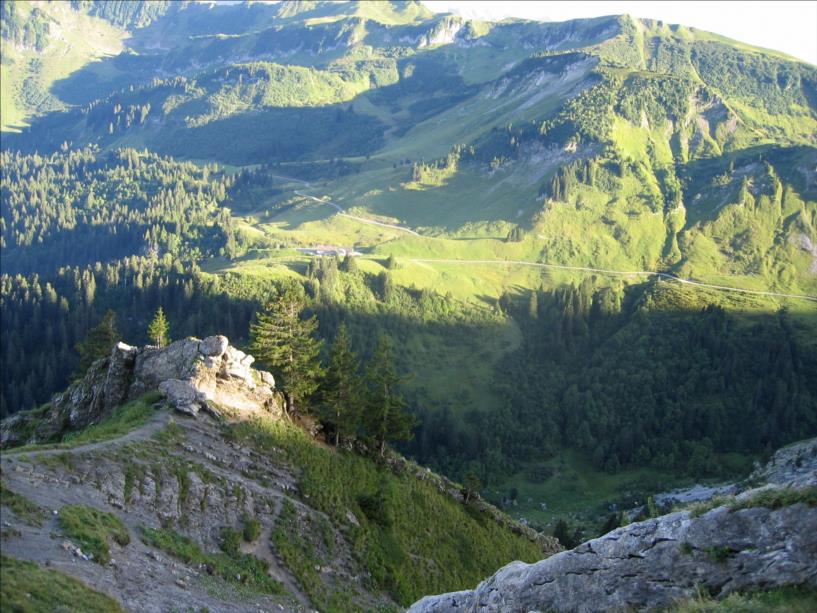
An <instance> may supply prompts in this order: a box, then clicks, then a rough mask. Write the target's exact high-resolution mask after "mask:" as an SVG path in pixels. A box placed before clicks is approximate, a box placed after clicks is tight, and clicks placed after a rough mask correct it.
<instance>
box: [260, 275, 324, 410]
mask: <svg viewBox="0 0 817 613" xmlns="http://www.w3.org/2000/svg"><path fill="white" fill-rule="evenodd" d="M305 306H306V297H305V296H304V293H303V290H302V289H301V287H300V286H296V285H295V284H289V285H287V286H285V287H284V288H283V290H282V291H281V293H280V295H279V296H278V298H277V299H275V300H273V301H272V302H270V303H269V304H268V305H267V307H266V309H265V310H264V312H260V313H256V315H255V319H256V321H255V323H254V324H252V325H251V326H250V339H251V343H250V350H251V351H252V353H253V355H254V356H255V357H256V358H258V359H259V360H261V361H262V362H263V363H264V364H266V365H267V366H268V367H269V368H270V369H271V370H272V371H273V372H274V373H275V374H276V375H278V376H279V377H280V380H281V381H282V387H283V389H284V391H285V392H286V396H287V410H288V411H289V412H292V411H293V410H294V409H295V403H296V402H300V401H301V400H304V399H306V398H308V397H309V396H311V395H312V394H313V393H314V392H315V390H316V389H318V380H319V379H320V378H321V376H322V375H323V368H322V367H321V363H320V360H319V355H320V350H321V346H322V345H323V341H321V340H319V339H317V338H315V336H314V334H315V331H316V330H317V328H318V319H317V317H315V316H314V315H313V316H312V317H309V318H308V319H302V318H301V313H302V312H303V310H304V307H305Z"/></svg>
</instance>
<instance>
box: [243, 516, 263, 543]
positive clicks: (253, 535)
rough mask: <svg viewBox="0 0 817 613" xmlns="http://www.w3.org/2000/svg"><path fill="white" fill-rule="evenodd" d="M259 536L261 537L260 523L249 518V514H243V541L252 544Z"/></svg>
mask: <svg viewBox="0 0 817 613" xmlns="http://www.w3.org/2000/svg"><path fill="white" fill-rule="evenodd" d="M259 536H261V522H259V521H258V520H257V519H255V518H254V517H252V516H250V514H249V513H244V540H245V541H247V542H248V543H252V542H253V541H255V539H257V538H258V537H259Z"/></svg>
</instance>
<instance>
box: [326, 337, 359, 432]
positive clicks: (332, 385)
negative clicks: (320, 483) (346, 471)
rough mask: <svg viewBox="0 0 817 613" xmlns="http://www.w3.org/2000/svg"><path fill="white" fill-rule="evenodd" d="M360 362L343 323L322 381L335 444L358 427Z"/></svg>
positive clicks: (327, 416) (328, 419)
mask: <svg viewBox="0 0 817 613" xmlns="http://www.w3.org/2000/svg"><path fill="white" fill-rule="evenodd" d="M359 366H360V364H359V362H358V359H357V356H356V355H355V353H354V351H353V350H352V346H351V342H350V340H349V333H348V332H347V330H346V326H345V325H344V324H343V323H341V324H340V326H339V327H338V333H337V336H335V342H334V343H333V344H332V350H331V352H330V354H329V367H328V368H327V369H326V377H325V378H324V384H323V403H324V411H323V413H324V421H325V422H326V423H328V424H330V425H332V426H333V428H334V433H335V447H337V446H338V444H339V443H340V439H341V437H342V436H349V435H351V434H354V433H355V431H356V430H357V422H358V419H359V413H360V402H361V381H360V377H359V376H358V368H359Z"/></svg>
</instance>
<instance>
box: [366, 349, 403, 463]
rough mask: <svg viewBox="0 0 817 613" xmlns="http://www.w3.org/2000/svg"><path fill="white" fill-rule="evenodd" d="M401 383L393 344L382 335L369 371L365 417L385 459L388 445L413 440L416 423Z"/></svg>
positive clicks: (369, 431) (368, 430)
mask: <svg viewBox="0 0 817 613" xmlns="http://www.w3.org/2000/svg"><path fill="white" fill-rule="evenodd" d="M401 382H402V379H401V378H400V377H399V376H398V375H397V372H396V370H395V368H394V363H393V361H392V356H391V343H390V342H389V340H388V338H387V337H385V336H381V337H380V340H379V341H378V344H377V348H376V349H375V352H374V355H373V356H372V359H371V361H370V362H369V366H368V368H367V369H366V384H367V387H368V398H367V399H366V407H365V412H364V416H363V423H364V426H365V428H366V432H367V434H368V435H369V436H370V437H371V438H372V440H373V441H374V443H375V444H376V445H377V448H378V450H379V451H380V456H381V457H382V456H383V455H385V453H386V442H388V441H397V440H409V439H410V438H411V436H412V432H411V430H412V428H413V427H414V424H415V422H414V418H413V417H412V416H411V415H409V414H407V413H406V401H405V400H404V398H403V396H402V395H401V394H400V392H399V390H398V387H399V385H400V383H401Z"/></svg>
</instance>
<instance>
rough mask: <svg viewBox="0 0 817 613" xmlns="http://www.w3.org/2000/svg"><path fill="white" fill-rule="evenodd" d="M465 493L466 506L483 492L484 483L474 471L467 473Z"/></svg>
mask: <svg viewBox="0 0 817 613" xmlns="http://www.w3.org/2000/svg"><path fill="white" fill-rule="evenodd" d="M462 485H463V493H464V494H465V504H468V503H469V502H470V500H471V498H475V497H476V496H478V495H479V492H480V490H482V481H480V480H479V477H478V476H477V474H476V473H475V472H473V471H470V472H468V473H466V475H465V477H463V482H462Z"/></svg>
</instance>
